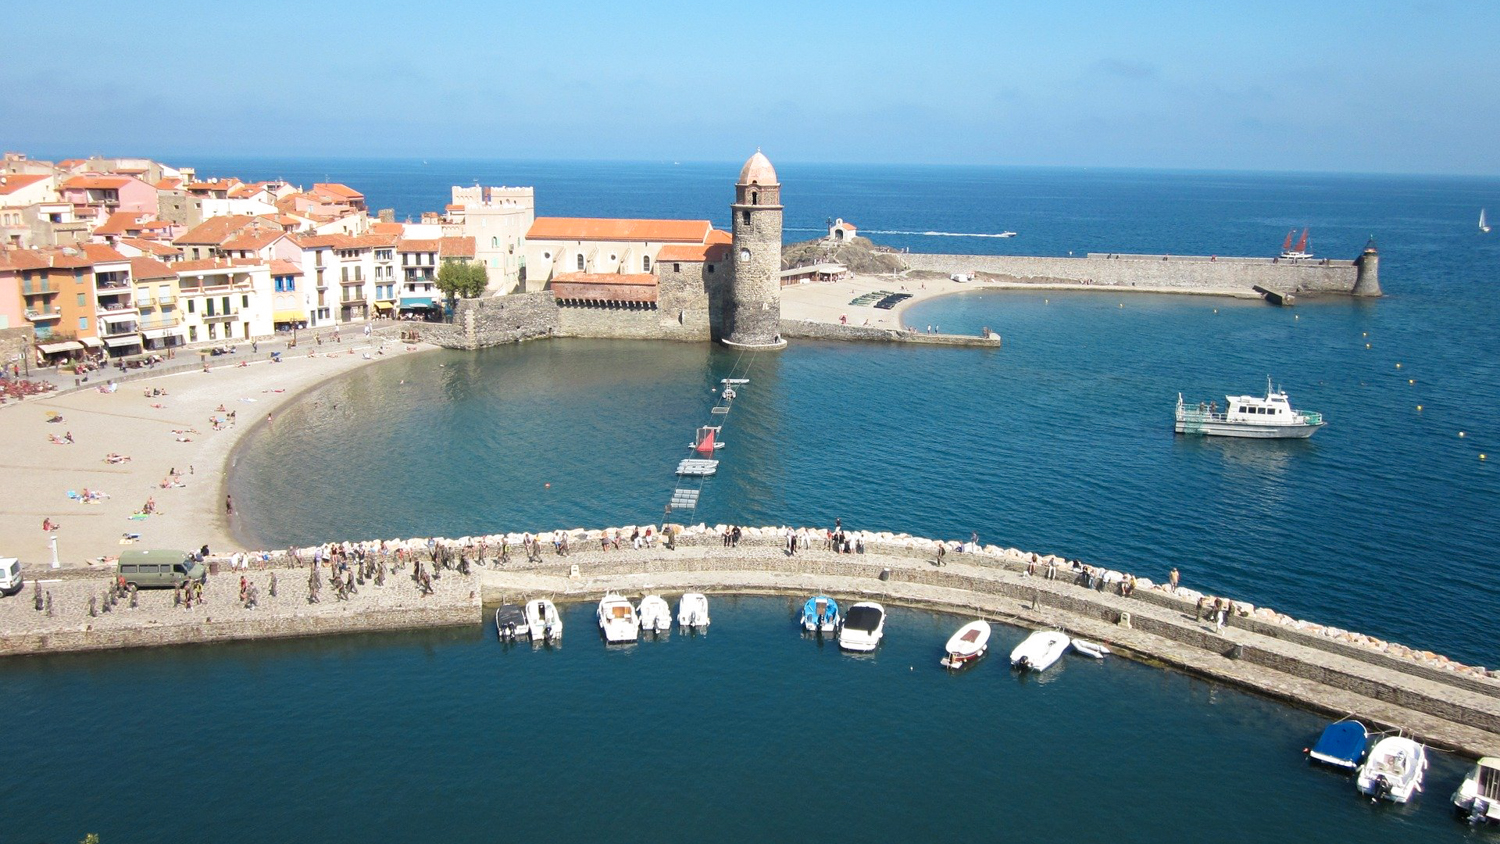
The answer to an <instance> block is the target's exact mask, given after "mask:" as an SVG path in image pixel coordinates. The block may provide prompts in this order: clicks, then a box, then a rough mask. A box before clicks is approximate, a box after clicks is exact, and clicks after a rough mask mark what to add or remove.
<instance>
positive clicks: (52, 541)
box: [47, 533, 62, 569]
mask: <svg viewBox="0 0 1500 844" xmlns="http://www.w3.org/2000/svg"><path fill="white" fill-rule="evenodd" d="M47 547H48V548H50V549H52V567H53V568H55V569H60V568H62V563H60V562H58V561H57V534H55V533H54V534H52V535H51V536H49V537H47Z"/></svg>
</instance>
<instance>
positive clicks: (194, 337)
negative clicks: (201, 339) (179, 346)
mask: <svg viewBox="0 0 1500 844" xmlns="http://www.w3.org/2000/svg"><path fill="white" fill-rule="evenodd" d="M188 342H189V343H196V342H198V326H196V325H189V326H188Z"/></svg>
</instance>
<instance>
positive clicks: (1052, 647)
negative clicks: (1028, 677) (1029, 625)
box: [1010, 630, 1072, 671]
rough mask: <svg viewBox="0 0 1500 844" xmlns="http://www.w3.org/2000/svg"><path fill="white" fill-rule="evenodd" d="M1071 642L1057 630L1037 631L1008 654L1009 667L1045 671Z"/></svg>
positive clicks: (1064, 634)
mask: <svg viewBox="0 0 1500 844" xmlns="http://www.w3.org/2000/svg"><path fill="white" fill-rule="evenodd" d="M1070 644H1072V640H1071V639H1069V638H1068V635H1067V634H1066V633H1062V632H1060V631H1057V630H1038V631H1036V632H1035V633H1033V634H1031V635H1030V636H1027V637H1026V640H1025V641H1023V642H1022V643H1021V644H1019V645H1016V647H1015V650H1013V651H1011V652H1010V667H1011V668H1016V669H1019V670H1021V671H1046V670H1047V669H1048V668H1050V667H1052V663H1054V662H1057V660H1058V657H1061V656H1062V655H1063V652H1064V651H1066V650H1067V649H1068V645H1070Z"/></svg>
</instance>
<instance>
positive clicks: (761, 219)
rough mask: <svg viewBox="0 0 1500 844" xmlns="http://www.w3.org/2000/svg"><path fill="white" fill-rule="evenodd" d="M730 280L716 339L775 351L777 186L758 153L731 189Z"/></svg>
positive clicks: (778, 287) (778, 253) (778, 245)
mask: <svg viewBox="0 0 1500 844" xmlns="http://www.w3.org/2000/svg"><path fill="white" fill-rule="evenodd" d="M729 213H730V214H731V215H732V216H733V218H734V219H733V222H732V224H731V229H732V231H733V232H734V247H733V248H734V279H733V281H731V282H730V285H729V290H728V291H727V294H728V295H727V296H725V297H724V301H723V303H722V309H723V310H722V317H721V321H720V322H721V333H720V339H722V340H723V342H724V344H725V345H726V346H738V347H746V348H752V349H780V348H782V347H784V346H786V341H785V340H783V339H781V183H780V182H778V181H776V169H775V168H774V167H772V166H771V162H770V160H769V159H767V158H766V157H765V156H764V155H762V154H761V152H760V150H756V151H755V154H754V155H752V156H750V160H749V161H746V162H745V166H744V167H743V168H742V169H741V170H740V180H739V181H738V182H736V183H735V186H734V204H732V205H730V206H729Z"/></svg>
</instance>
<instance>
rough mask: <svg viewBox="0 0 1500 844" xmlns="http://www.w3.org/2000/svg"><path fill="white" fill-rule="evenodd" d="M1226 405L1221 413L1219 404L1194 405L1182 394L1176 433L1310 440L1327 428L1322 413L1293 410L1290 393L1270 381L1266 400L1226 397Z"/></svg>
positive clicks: (1178, 403)
mask: <svg viewBox="0 0 1500 844" xmlns="http://www.w3.org/2000/svg"><path fill="white" fill-rule="evenodd" d="M1224 402H1225V406H1224V411H1223V412H1220V411H1219V406H1218V402H1198V403H1197V404H1196V405H1191V404H1188V403H1187V402H1186V401H1184V400H1183V398H1182V393H1178V394H1177V420H1176V427H1175V430H1176V432H1177V433H1179V434H1199V435H1202V436H1205V437H1248V438H1252V439H1267V440H1270V439H1306V438H1308V437H1310V436H1312V435H1313V434H1315V433H1317V431H1318V429H1319V428H1321V427H1323V425H1324V424H1326V423H1325V422H1324V421H1323V414H1321V413H1314V412H1313V411H1310V410H1293V409H1292V405H1291V403H1290V402H1289V401H1288V400H1287V396H1286V393H1285V392H1283V391H1281V390H1277V389H1274V388H1272V386H1271V379H1270V378H1267V379H1266V395H1265V398H1261V397H1259V396H1225V397H1224Z"/></svg>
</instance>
